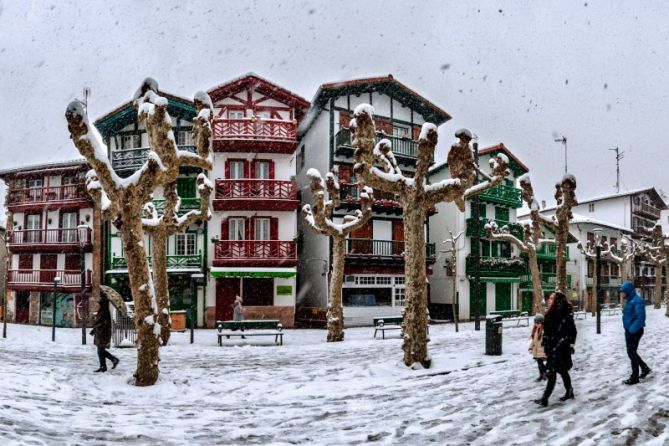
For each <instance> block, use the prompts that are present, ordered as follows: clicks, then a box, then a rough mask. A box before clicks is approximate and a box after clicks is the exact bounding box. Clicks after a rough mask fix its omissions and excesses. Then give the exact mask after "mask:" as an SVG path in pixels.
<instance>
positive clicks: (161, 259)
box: [142, 173, 214, 345]
mask: <svg viewBox="0 0 669 446" xmlns="http://www.w3.org/2000/svg"><path fill="white" fill-rule="evenodd" d="M197 185H198V186H197V187H198V191H199V194H200V209H199V210H192V211H189V212H188V213H186V214H184V215H183V216H181V217H179V216H178V213H179V207H180V205H181V199H180V197H179V195H178V194H177V183H176V181H173V182H171V183H169V184H167V185H165V187H164V191H163V194H164V196H165V210H164V211H163V214H162V215H158V212H157V211H156V207H155V206H154V204H153V202H149V203H146V204H145V205H144V210H145V211H146V213H147V214H148V215H147V218H144V219H142V225H143V226H144V231H146V233H147V234H149V235H150V236H151V238H152V241H153V244H152V246H153V255H152V266H153V280H154V282H155V290H156V303H157V305H158V324H159V325H160V342H161V344H162V345H167V343H168V342H169V340H170V328H171V326H172V321H171V318H170V291H169V276H168V274H167V240H168V239H169V238H170V236H172V235H174V234H178V233H180V232H184V231H185V230H186V229H187V228H188V227H189V226H190V225H192V224H194V223H198V222H204V221H207V220H209V219H210V218H211V212H210V211H209V197H210V196H211V191H212V190H213V189H214V186H213V184H211V181H209V180H208V179H207V177H206V176H205V175H204V174H203V173H200V174H198V176H197ZM192 298H193V299H195V296H193V297H192ZM191 317H192V316H191ZM191 323H194V322H193V321H191Z"/></svg>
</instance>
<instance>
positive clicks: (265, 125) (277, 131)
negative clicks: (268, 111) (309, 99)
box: [213, 118, 297, 142]
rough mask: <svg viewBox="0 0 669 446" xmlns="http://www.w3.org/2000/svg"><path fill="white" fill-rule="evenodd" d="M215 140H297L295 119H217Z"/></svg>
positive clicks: (215, 122)
mask: <svg viewBox="0 0 669 446" xmlns="http://www.w3.org/2000/svg"><path fill="white" fill-rule="evenodd" d="M213 127H214V128H213V131H214V140H259V141H287V142H296V141H297V124H296V123H295V121H283V120H280V119H254V118H241V119H215V120H214V125H213Z"/></svg>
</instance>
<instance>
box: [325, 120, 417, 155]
mask: <svg viewBox="0 0 669 446" xmlns="http://www.w3.org/2000/svg"><path fill="white" fill-rule="evenodd" d="M382 139H387V140H389V141H390V145H391V147H392V151H393V155H395V156H396V157H400V158H412V159H414V160H415V159H416V150H417V148H418V144H417V143H416V141H414V140H412V139H410V138H400V137H397V136H389V135H386V134H385V133H377V134H376V142H377V143H378V142H379V141H381V140H382ZM351 144H352V140H351V131H350V130H349V129H347V128H345V127H342V128H341V129H339V131H338V132H337V134H336V135H335V147H336V148H337V150H339V149H340V148H341V149H343V150H349V151H350V150H351V147H352V146H351ZM351 155H352V153H351Z"/></svg>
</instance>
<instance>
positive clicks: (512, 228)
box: [465, 217, 525, 241]
mask: <svg viewBox="0 0 669 446" xmlns="http://www.w3.org/2000/svg"><path fill="white" fill-rule="evenodd" d="M489 221H494V222H495V223H497V226H499V227H500V228H502V227H504V226H508V228H509V232H510V233H511V235H513V236H515V237H516V238H517V239H518V240H521V241H522V240H523V239H524V238H525V237H524V236H525V233H524V229H523V226H522V225H521V224H519V223H509V222H508V221H504V220H492V219H489V218H485V217H481V219H480V223H479V233H480V234H479V235H480V236H481V237H483V238H488V234H487V233H486V231H485V225H486V223H488V222H489ZM466 223H467V227H466V230H467V231H466V234H465V235H467V237H471V236H472V234H474V219H473V218H471V217H470V218H468V219H467V222H466Z"/></svg>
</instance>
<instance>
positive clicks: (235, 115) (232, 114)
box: [228, 110, 244, 119]
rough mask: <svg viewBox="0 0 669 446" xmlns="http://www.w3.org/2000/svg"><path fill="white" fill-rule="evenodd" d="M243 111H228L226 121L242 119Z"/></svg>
mask: <svg viewBox="0 0 669 446" xmlns="http://www.w3.org/2000/svg"><path fill="white" fill-rule="evenodd" d="M243 118H244V110H228V119H243Z"/></svg>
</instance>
